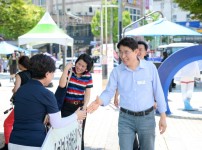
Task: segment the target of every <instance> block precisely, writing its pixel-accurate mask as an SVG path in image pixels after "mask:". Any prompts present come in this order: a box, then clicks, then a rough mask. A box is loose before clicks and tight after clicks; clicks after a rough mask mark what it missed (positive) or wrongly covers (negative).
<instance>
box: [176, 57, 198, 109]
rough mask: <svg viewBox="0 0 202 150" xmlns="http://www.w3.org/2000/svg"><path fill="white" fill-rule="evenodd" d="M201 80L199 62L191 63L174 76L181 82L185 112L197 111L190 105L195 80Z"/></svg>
mask: <svg viewBox="0 0 202 150" xmlns="http://www.w3.org/2000/svg"><path fill="white" fill-rule="evenodd" d="M195 77H196V78H200V69H199V65H198V62H197V61H194V62H191V63H189V64H187V65H186V66H184V67H183V68H182V69H180V70H179V71H178V72H177V74H176V75H175V76H174V79H175V81H180V84H181V93H182V100H183V103H184V110H186V111H192V110H196V109H193V107H192V106H191V104H190V101H191V98H192V93H193V91H194V78H195Z"/></svg>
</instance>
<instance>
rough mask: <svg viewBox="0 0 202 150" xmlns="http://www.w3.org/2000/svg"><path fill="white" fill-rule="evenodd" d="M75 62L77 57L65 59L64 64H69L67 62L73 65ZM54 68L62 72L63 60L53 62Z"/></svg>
mask: <svg viewBox="0 0 202 150" xmlns="http://www.w3.org/2000/svg"><path fill="white" fill-rule="evenodd" d="M76 60H77V57H67V58H66V64H67V63H69V62H73V63H75V62H76ZM55 66H56V69H60V70H61V71H62V70H63V60H62V59H61V60H57V61H56V62H55Z"/></svg>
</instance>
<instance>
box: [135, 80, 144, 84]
mask: <svg viewBox="0 0 202 150" xmlns="http://www.w3.org/2000/svg"><path fill="white" fill-rule="evenodd" d="M137 84H139V85H141V84H146V81H145V80H142V81H137Z"/></svg>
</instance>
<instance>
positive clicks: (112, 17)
mask: <svg viewBox="0 0 202 150" xmlns="http://www.w3.org/2000/svg"><path fill="white" fill-rule="evenodd" d="M108 4H112V5H117V2H116V1H112V2H111V3H108ZM102 14H103V31H105V23H104V21H105V10H104V9H103V10H102ZM122 18H123V19H122V24H123V27H125V26H127V25H128V24H130V23H131V18H130V13H129V12H128V11H123V13H122ZM100 21H101V15H100V11H99V10H97V11H96V13H95V15H94V16H93V18H92V21H91V31H92V33H93V35H94V36H95V37H99V36H100V34H101V32H100V27H101V24H100ZM111 21H112V26H111ZM107 25H108V27H107V29H108V33H107V34H108V36H109V34H110V30H112V34H113V42H114V43H116V42H118V8H114V7H113V8H110V7H108V9H107ZM104 37H105V32H104Z"/></svg>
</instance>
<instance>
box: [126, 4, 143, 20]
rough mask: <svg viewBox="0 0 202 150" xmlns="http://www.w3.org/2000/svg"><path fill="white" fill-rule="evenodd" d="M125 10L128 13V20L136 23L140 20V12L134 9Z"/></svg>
mask: <svg viewBox="0 0 202 150" xmlns="http://www.w3.org/2000/svg"><path fill="white" fill-rule="evenodd" d="M125 10H127V11H129V12H130V18H131V20H132V21H136V20H137V19H138V18H140V10H139V9H135V8H130V7H128V8H125Z"/></svg>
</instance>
